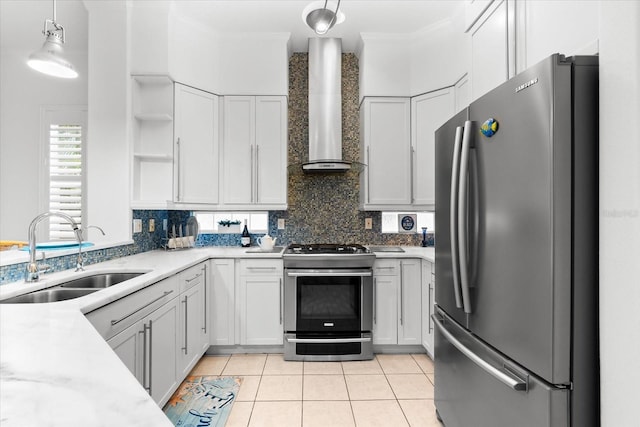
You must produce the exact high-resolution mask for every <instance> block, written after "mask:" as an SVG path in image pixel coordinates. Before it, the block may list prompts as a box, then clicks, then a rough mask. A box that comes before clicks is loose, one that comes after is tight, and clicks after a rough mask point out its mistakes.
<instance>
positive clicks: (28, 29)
mask: <svg viewBox="0 0 640 427" xmlns="http://www.w3.org/2000/svg"><path fill="white" fill-rule="evenodd" d="M85 1H120V0H85ZM135 1H137V2H150V1H153V2H154V3H159V2H165V3H170V5H171V8H172V10H173V11H174V12H175V13H176V14H177V15H178V16H180V17H183V18H185V19H188V20H190V21H193V22H195V23H198V24H201V25H204V26H206V27H209V28H211V29H212V30H213V31H214V32H219V33H242V32H260V33H263V32H267V33H268V32H279V33H290V34H291V46H292V49H293V51H296V52H300V51H306V50H307V39H308V38H309V37H314V36H315V34H314V33H313V31H311V30H310V29H309V28H308V27H307V26H306V25H305V24H304V22H303V20H302V11H303V10H304V8H305V7H306V6H307V5H308V4H310V3H312V2H314V0H171V1H168V0H135ZM148 4H149V3H147V5H148ZM332 4H333V5H335V0H331V1H329V5H330V6H331V5H332ZM461 5H462V1H461V0H366V1H364V0H342V1H341V3H340V10H341V11H342V12H344V14H345V15H346V19H345V22H343V23H341V24H339V25H336V26H335V27H334V28H332V29H331V30H330V31H329V33H328V34H327V35H328V36H330V37H339V38H342V39H343V49H344V51H347V52H352V51H354V50H355V47H356V43H357V40H358V38H359V35H360V33H390V34H398V35H408V34H411V33H414V32H416V31H419V30H421V29H423V28H426V27H429V26H431V25H433V24H435V23H437V22H439V21H442V20H443V19H446V18H448V17H450V16H452V15H453V14H454V13H455V11H456V9H457V8H459V7H461ZM333 7H335V6H333ZM333 7H332V9H333ZM52 11H53V1H52V0H0V44H1V45H2V47H3V48H7V47H8V46H12V47H14V48H15V47H16V44H18V43H19V44H24V45H25V46H34V49H35V48H36V47H39V45H41V44H42V42H43V41H44V38H43V36H42V34H41V33H40V31H41V30H42V27H43V23H44V20H45V19H47V18H52V17H53V12H52ZM57 21H58V23H60V24H62V25H64V27H65V32H66V38H67V43H66V46H65V49H68V50H83V49H84V50H86V48H87V12H86V9H85V7H84V3H83V1H82V0H58V1H57Z"/></svg>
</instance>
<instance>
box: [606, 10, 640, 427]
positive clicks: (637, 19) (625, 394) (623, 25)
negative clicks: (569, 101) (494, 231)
mask: <svg viewBox="0 0 640 427" xmlns="http://www.w3.org/2000/svg"><path fill="white" fill-rule="evenodd" d="M599 16H600V26H599V33H600V34H599V39H600V209H601V211H600V362H601V367H600V378H601V403H602V426H604V427H627V426H637V425H638V406H639V404H640V392H639V391H638V387H637V385H638V384H639V383H640V369H638V363H639V361H640V317H639V316H638V303H640V130H638V123H639V118H640V84H639V83H638V79H639V78H640V27H639V26H638V23H640V2H636V1H602V2H600V10H599Z"/></svg>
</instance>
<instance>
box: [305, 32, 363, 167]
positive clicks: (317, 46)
mask: <svg viewBox="0 0 640 427" xmlns="http://www.w3.org/2000/svg"><path fill="white" fill-rule="evenodd" d="M349 169H351V163H349V162H345V161H343V160H342V40H341V39H336V38H312V39H309V162H308V163H305V164H303V165H302V170H303V171H304V172H308V173H313V172H345V171H348V170H349Z"/></svg>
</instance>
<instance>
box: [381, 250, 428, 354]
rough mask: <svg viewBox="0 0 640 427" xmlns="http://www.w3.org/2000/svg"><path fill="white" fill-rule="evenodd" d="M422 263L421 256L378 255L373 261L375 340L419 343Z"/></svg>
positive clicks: (390, 343)
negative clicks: (379, 256) (407, 257)
mask: <svg viewBox="0 0 640 427" xmlns="http://www.w3.org/2000/svg"><path fill="white" fill-rule="evenodd" d="M420 278H421V264H420V260H418V259H403V260H398V259H378V260H376V262H375V263H374V265H373V283H374V312H373V318H374V319H373V343H374V344H379V345H385V344H388V345H420V343H421V341H422V325H421V323H422V317H421V316H422V315H421V310H422V302H421V301H422V295H421V288H420Z"/></svg>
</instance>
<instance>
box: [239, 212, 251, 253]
mask: <svg viewBox="0 0 640 427" xmlns="http://www.w3.org/2000/svg"><path fill="white" fill-rule="evenodd" d="M240 244H241V245H242V247H243V248H248V247H249V246H251V236H250V235H249V230H248V229H247V220H246V219H245V220H244V229H243V230H242V237H241V238H240Z"/></svg>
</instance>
